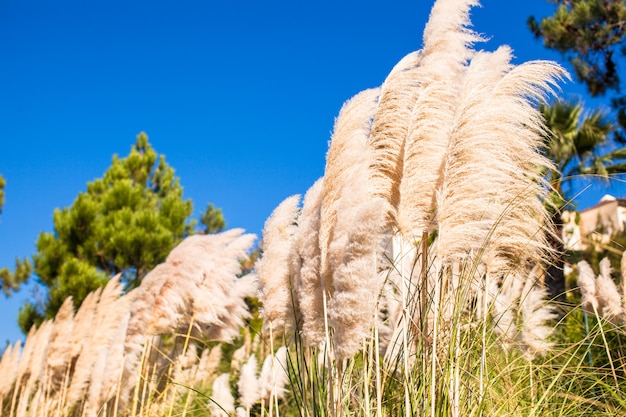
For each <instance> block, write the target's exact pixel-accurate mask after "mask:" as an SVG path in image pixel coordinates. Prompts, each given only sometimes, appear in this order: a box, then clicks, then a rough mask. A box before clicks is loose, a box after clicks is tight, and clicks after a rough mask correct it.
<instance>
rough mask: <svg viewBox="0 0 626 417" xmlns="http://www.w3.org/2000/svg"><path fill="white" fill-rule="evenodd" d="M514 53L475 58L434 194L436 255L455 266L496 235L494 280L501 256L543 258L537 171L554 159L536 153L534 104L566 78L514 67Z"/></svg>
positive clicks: (552, 67)
mask: <svg viewBox="0 0 626 417" xmlns="http://www.w3.org/2000/svg"><path fill="white" fill-rule="evenodd" d="M510 55H511V54H510V50H509V49H508V48H506V47H502V48H499V49H498V50H497V51H496V52H495V53H492V54H487V53H481V54H477V55H476V56H475V57H474V58H473V60H472V62H471V64H470V66H469V68H468V70H467V75H466V77H465V79H464V85H463V88H462V95H461V104H460V109H459V111H458V112H457V117H456V119H455V127H454V130H453V132H452V137H451V142H450V147H449V150H448V153H447V156H446V161H445V166H444V171H443V174H442V175H443V177H442V186H441V188H440V190H439V192H438V195H437V202H438V221H439V245H438V254H437V258H438V259H440V260H441V261H442V262H443V263H453V262H455V261H459V260H462V259H464V258H466V257H467V255H468V254H469V253H473V254H479V253H481V249H483V248H484V247H486V245H487V243H488V241H489V239H490V237H491V233H492V232H493V234H494V236H497V238H495V237H491V242H490V243H489V245H488V246H489V251H488V254H487V258H488V259H489V262H488V263H489V266H488V267H489V272H490V273H491V274H492V275H493V276H495V277H497V276H499V275H502V274H503V273H505V272H506V271H507V270H508V269H506V268H503V267H504V264H503V263H502V262H499V261H496V260H497V259H501V258H504V259H506V260H508V259H513V260H517V261H518V262H513V264H516V263H517V264H521V263H522V262H519V260H527V259H530V260H540V259H542V258H543V254H544V249H545V248H546V244H545V239H543V234H542V233H540V230H541V227H542V225H543V224H544V222H545V220H546V217H547V214H546V211H545V209H544V208H543V206H542V204H541V202H540V200H539V196H540V195H541V194H542V192H543V187H542V180H541V177H540V175H539V170H538V169H537V167H546V166H549V165H550V162H549V161H548V160H547V159H546V158H544V157H543V156H542V155H541V154H540V153H539V152H538V151H537V149H538V148H540V147H541V146H542V138H541V136H540V132H541V130H542V129H543V122H542V119H541V116H540V114H539V112H538V111H537V109H535V108H534V107H533V103H534V101H536V100H539V99H541V98H542V96H543V94H544V93H545V91H546V90H549V88H550V85H551V84H553V83H555V81H556V80H557V79H559V78H560V77H561V76H563V75H564V71H563V69H562V68H561V67H559V66H558V65H557V64H552V63H547V62H545V63H534V64H532V63H531V64H524V65H522V66H519V67H517V68H514V69H511V64H510V62H509V61H510ZM520 219H524V221H520ZM498 225H499V226H500V227H496V226H498ZM498 229H500V231H501V232H500V233H498Z"/></svg>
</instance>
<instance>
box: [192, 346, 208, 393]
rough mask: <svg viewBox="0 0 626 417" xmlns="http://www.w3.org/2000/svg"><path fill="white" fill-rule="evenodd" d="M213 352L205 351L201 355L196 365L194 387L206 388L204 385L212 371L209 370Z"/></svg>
mask: <svg viewBox="0 0 626 417" xmlns="http://www.w3.org/2000/svg"><path fill="white" fill-rule="evenodd" d="M211 352H212V350H209V349H203V350H202V353H201V354H200V359H199V360H198V364H197V365H196V371H195V377H194V380H193V386H198V387H204V383H205V381H206V380H207V378H208V377H209V374H210V372H211V371H212V369H211V368H209V366H210V365H209V358H210V354H211Z"/></svg>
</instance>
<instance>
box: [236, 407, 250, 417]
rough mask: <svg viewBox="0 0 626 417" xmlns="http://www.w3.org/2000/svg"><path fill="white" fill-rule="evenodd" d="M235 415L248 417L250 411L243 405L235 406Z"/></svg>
mask: <svg viewBox="0 0 626 417" xmlns="http://www.w3.org/2000/svg"><path fill="white" fill-rule="evenodd" d="M235 416H236V417H248V412H247V411H246V409H245V408H243V407H237V408H235Z"/></svg>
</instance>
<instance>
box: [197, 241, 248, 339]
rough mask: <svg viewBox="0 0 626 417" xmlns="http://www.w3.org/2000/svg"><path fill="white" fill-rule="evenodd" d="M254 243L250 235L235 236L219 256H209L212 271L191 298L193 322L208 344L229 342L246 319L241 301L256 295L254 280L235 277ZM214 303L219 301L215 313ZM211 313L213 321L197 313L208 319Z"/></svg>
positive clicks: (244, 306) (244, 308)
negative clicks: (204, 313)
mask: <svg viewBox="0 0 626 417" xmlns="http://www.w3.org/2000/svg"><path fill="white" fill-rule="evenodd" d="M255 239H256V236H255V235H253V234H243V235H241V236H237V237H236V238H235V239H233V240H232V241H231V242H229V243H228V244H227V245H226V246H225V247H224V249H223V250H222V251H221V252H219V253H214V254H212V258H213V269H210V270H207V271H206V272H205V276H204V278H203V280H202V281H201V283H200V287H199V289H200V291H198V292H196V293H195V294H194V298H193V314H194V319H195V320H196V323H197V325H198V326H199V327H200V328H201V329H202V333H203V334H204V335H205V336H206V337H207V338H208V339H210V340H219V341H223V342H229V343H230V342H232V340H233V339H235V338H236V337H239V331H240V328H241V327H243V326H244V324H245V320H246V319H247V318H248V317H250V312H249V311H248V307H247V305H246V303H245V298H246V297H249V296H251V295H256V294H257V293H258V286H257V285H256V282H255V280H256V277H254V276H249V277H246V278H237V276H238V275H239V274H241V263H240V260H242V259H244V258H245V256H246V253H247V251H248V250H249V249H250V247H251V246H252V244H253V243H254V240H255ZM216 299H220V301H221V306H220V307H219V308H217V309H216V304H219V303H216V302H215V300H216ZM211 310H214V311H215V312H216V313H217V321H207V320H203V319H202V314H201V312H203V311H208V312H209V316H208V317H212V313H211V312H210V311H211ZM196 315H197V317H196Z"/></svg>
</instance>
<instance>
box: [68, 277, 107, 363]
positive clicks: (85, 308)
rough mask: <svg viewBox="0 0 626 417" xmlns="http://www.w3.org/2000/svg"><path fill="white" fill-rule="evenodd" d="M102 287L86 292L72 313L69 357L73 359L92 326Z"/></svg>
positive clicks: (81, 347)
mask: <svg viewBox="0 0 626 417" xmlns="http://www.w3.org/2000/svg"><path fill="white" fill-rule="evenodd" d="M101 293H102V288H98V289H97V290H95V291H92V292H90V293H89V294H87V296H86V297H85V299H84V300H83V302H82V303H81V305H80V307H79V308H78V311H76V314H75V315H74V328H73V331H72V335H71V344H72V345H71V346H72V349H71V357H72V360H75V359H76V358H77V357H78V355H80V352H81V351H82V349H83V346H84V345H85V341H86V340H87V338H88V336H89V332H90V331H91V329H92V328H93V321H94V317H95V315H96V308H97V306H98V300H99V299H100V294H101Z"/></svg>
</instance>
